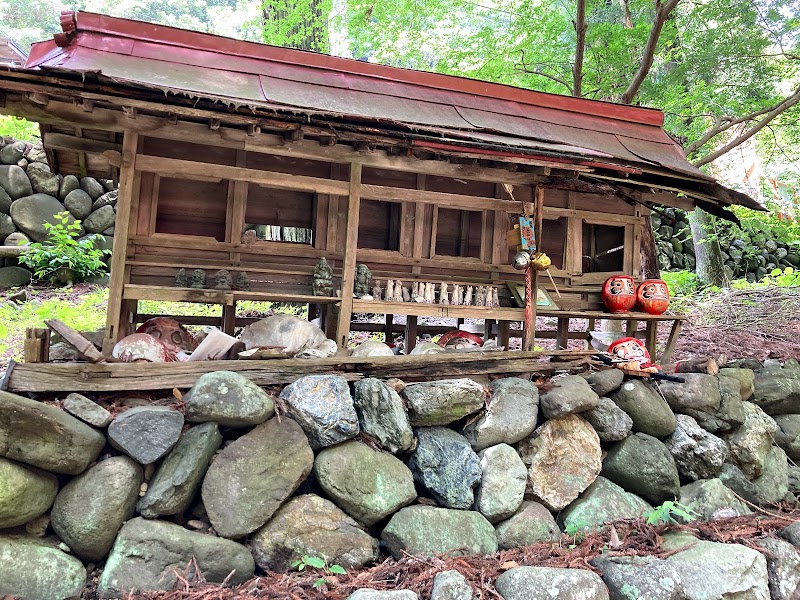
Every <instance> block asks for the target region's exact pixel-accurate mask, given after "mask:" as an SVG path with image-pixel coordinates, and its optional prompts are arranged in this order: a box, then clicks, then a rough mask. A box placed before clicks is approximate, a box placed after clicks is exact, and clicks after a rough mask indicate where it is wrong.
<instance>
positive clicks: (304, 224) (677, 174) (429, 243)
mask: <svg viewBox="0 0 800 600" xmlns="http://www.w3.org/2000/svg"><path fill="white" fill-rule="evenodd" d="M61 26H62V29H63V32H62V33H59V34H57V35H55V36H54V39H53V40H50V41H46V42H41V43H38V44H35V45H34V47H33V49H32V51H31V54H30V57H29V59H28V61H27V63H26V64H25V66H24V67H14V66H11V67H0V112H2V113H7V114H12V115H19V116H23V117H26V118H28V119H31V120H34V121H37V122H39V123H41V124H42V131H43V137H44V145H45V147H46V149H47V152H48V157H49V159H50V164H51V166H52V168H53V171H54V172H60V173H64V174H67V173H72V174H75V175H78V176H84V175H93V176H96V177H100V178H112V179H115V180H118V181H119V183H120V190H119V200H118V204H117V221H116V227H115V236H114V253H113V259H112V270H111V288H110V298H109V305H108V323H107V339H108V340H109V342H113V341H115V340H118V339H119V338H121V337H122V336H124V335H126V334H127V333H129V332H131V331H132V328H133V327H134V326H135V324H136V322H137V321H140V320H141V319H142V318H143V316H142V315H140V314H139V310H138V308H137V307H138V303H139V301H141V300H147V299H154V300H168V301H185V302H203V303H215V304H220V305H222V306H223V316H222V325H223V327H224V328H225V329H226V330H228V331H229V332H232V330H233V327H234V325H235V324H236V323H237V316H236V303H237V301H240V300H265V301H282V302H297V303H307V304H309V305H312V306H314V307H317V308H315V311H317V310H319V311H320V312H321V313H322V314H323V315H324V316H325V317H326V318H325V323H324V327H325V329H326V332H327V333H328V335H329V337H331V338H333V339H335V340H336V341H337V343H338V344H339V346H340V347H341V346H344V345H345V344H346V341H347V336H348V332H349V331H350V329H351V327H354V328H355V327H357V326H361V325H359V324H356V323H351V322H352V317H353V314H356V313H377V314H387V315H398V314H405V315H408V316H409V319H408V326H407V335H409V336H410V338H411V340H410V343H411V344H413V340H414V339H416V335H415V329H414V327H415V324H416V317H418V316H447V317H456V318H478V319H485V320H486V322H487V323H489V324H492V323H496V324H497V326H496V329H494V330H493V331H494V332H495V333H496V334H497V335H499V336H500V338H501V342H502V341H505V342H507V337H508V335H509V327H508V323H509V322H513V321H522V319H523V312H524V309H523V308H521V307H520V305H519V303H518V302H515V301H514V296H513V294H512V293H511V289H512V286H513V284H518V283H519V282H520V281H523V280H524V275H522V273H521V272H520V271H516V270H514V268H513V267H512V266H511V258H512V257H513V255H514V253H515V251H516V250H515V249H514V248H512V247H509V245H508V241H507V232H508V231H509V229H511V227H512V222H513V219H514V218H516V217H517V216H519V215H521V214H528V213H530V212H531V211H532V210H533V209H534V208H535V207H536V205H537V201H539V202H542V203H543V208H542V210H541V214H540V215H539V216H540V218H541V219H543V225H542V232H541V239H540V241H539V245H540V249H541V250H543V251H544V252H546V253H547V254H548V255H549V256H550V258H551V259H552V267H551V269H550V273H551V275H552V278H553V279H552V283H551V281H550V279H548V278H546V277H542V276H540V277H539V278H538V284H539V286H544V288H545V289H546V290H547V291H548V292H549V294H550V297H551V298H552V299H553V300H554V302H555V305H556V306H551V307H549V308H543V307H540V308H539V309H538V314H540V315H542V314H544V315H549V316H555V317H558V318H559V330H558V333H557V335H558V339H559V344H560V345H561V346H562V347H566V340H567V339H568V337H569V335H570V334H569V332H568V325H569V319H570V318H589V319H595V318H603V317H608V315H607V314H605V313H602V312H600V309H601V303H600V295H599V291H600V286H601V284H602V282H603V281H604V280H605V279H606V278H607V277H608V276H609V275H611V274H614V273H626V274H630V275H634V276H636V277H638V276H639V274H640V269H641V255H640V246H641V244H642V240H643V238H645V237H646V234H647V232H648V231H649V227H650V225H649V221H648V218H649V214H650V210H651V206H652V205H654V204H658V205H667V206H674V207H680V208H684V209H692V208H693V207H694V206H702V207H704V208H705V209H706V210H709V211H711V212H717V213H718V212H719V211H720V210H723V209H724V207H726V206H728V205H731V204H742V205H745V206H751V207H753V208H759V206H758V205H757V204H756V203H755V202H753V200H751V199H750V198H748V197H747V196H745V195H743V194H740V193H738V192H735V191H732V190H730V189H727V188H725V187H723V186H721V185H719V184H718V183H716V182H715V181H714V180H713V179H712V178H711V177H709V176H707V175H705V174H704V173H702V172H700V171H699V170H697V169H696V168H694V167H693V166H691V165H690V164H689V163H688V162H687V161H686V158H685V157H684V155H683V152H682V151H681V148H680V147H679V146H678V145H677V144H676V143H675V142H673V141H672V140H671V139H670V138H669V137H668V136H667V134H666V133H665V132H664V130H663V129H662V125H663V114H662V113H661V112H659V111H657V110H652V109H647V108H638V107H631V106H621V105H616V104H611V103H606V102H598V101H592V100H585V99H579V98H572V97H564V96H558V95H552V94H545V93H539V92H534V91H529V90H523V89H517V88H514V87H509V86H504V85H498V84H493V83H486V82H482V81H475V80H470V79H464V78H459V77H452V76H445V75H438V74H433V73H424V72H418V71H411V70H405V69H398V68H392V67H386V66H381V65H376V64H371V63H367V62H359V61H355V60H348V59H343V58H336V57H331V56H326V55H320V54H315V53H311V52H304V51H299V50H292V49H285V48H277V47H271V46H265V45H261V44H255V43H250V42H243V41H238V40H233V39H227V38H223V37H218V36H214V35H209V34H203V33H196V32H191V31H184V30H179V29H174V28H170V27H165V26H160V25H152V24H149V23H142V22H136V21H130V20H125V19H117V18H111V17H108V16H103V15H97V14H91V13H83V12H80V13H73V12H66V13H64V14H63V15H62V17H61ZM248 230H254V231H270V232H273V235H271V236H269V237H271V239H262V238H263V237H264V236H261V235H250V236H248V235H246V232H247V231H248ZM289 232H291V234H290V235H288V233H289ZM322 257H325V258H326V259H327V260H328V262H329V264H330V265H331V266H332V268H333V272H334V287H335V288H336V289H340V290H341V296H340V297H336V296H330V297H320V296H313V295H312V273H313V270H314V267H315V265H316V264H317V262H318V261H319V260H320V258H322ZM360 263H363V264H366V265H367V266H368V267H369V269H370V270H371V272H372V276H373V280H379V281H380V282H381V284H382V285H385V282H386V280H387V279H393V280H401V281H403V282H404V284H406V285H410V284H411V283H413V282H432V283H435V284H436V285H437V287H438V286H439V285H440V283H441V282H446V283H447V284H456V283H458V284H461V285H464V286H467V285H473V286H492V287H494V288H497V290H498V296H499V299H500V304H501V305H500V306H499V307H492V308H488V307H484V306H442V305H438V304H418V303H414V302H403V303H400V302H387V301H377V300H362V299H354V298H353V293H352V292H353V285H354V273H355V270H356V266H357V264H360ZM179 269H185V270H186V271H187V272H189V273H191V271H192V270H193V269H204V270H205V271H206V272H207V273H208V276H209V282H208V287H211V288H213V281H212V280H211V275H212V274H213V273H214V272H215V271H216V270H218V269H227V270H228V271H230V272H231V273H233V274H234V275H236V274H237V273H240V272H246V273H247V274H248V276H249V279H250V289H249V290H238V291H237V290H233V291H224V290H217V289H190V288H184V287H181V288H178V287H175V278H176V273H177V272H178V270H179ZM509 284H512V286H509ZM553 284H555V286H556V287H557V288H558V293H559V294H560V295H556V291H555V288H554V287H553ZM615 318H626V319H628V320H629V321H631V322H635V321H636V320H639V319H641V320H648V319H649V320H648V322H649V323H650V324H651V328H650V329H648V335H649V336H650V339H649V341H650V342H651V343H652V342H653V341H654V339H655V338H654V335H655V334H654V331H655V322H656V321H657V320H658V319H662V320H672V319H674V317H668V316H661V317H646V316H645V315H630V314H629V315H624V316H623V317H619V316H617V317H615ZM240 322H241V320H240ZM387 322H388V324H387V325H386V329H387V333H388V334H389V335H393V334H394V333H395V331H394V329H393V327H392V324H391V317H389V319H388V321H387ZM362 325H363V324H362ZM382 328H383V327H382V326H381V329H382ZM630 328H631V325H630V324H629V329H630Z"/></svg>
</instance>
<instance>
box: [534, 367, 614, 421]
mask: <svg viewBox="0 0 800 600" xmlns="http://www.w3.org/2000/svg"><path fill="white" fill-rule="evenodd" d="M599 401H600V398H599V396H598V395H597V394H596V393H595V392H594V390H592V388H591V387H590V386H589V384H588V383H587V381H586V379H584V378H583V377H580V376H579V375H566V376H565V377H561V378H560V379H557V380H556V381H555V383H554V385H553V387H552V388H551V389H550V390H548V391H547V392H545V393H544V394H542V397H541V398H540V399H539V405H540V406H541V408H542V414H543V415H544V416H545V418H546V419H556V418H558V417H563V416H564V415H570V414H576V413H582V412H586V411H587V410H592V409H593V408H597V405H598V402H599Z"/></svg>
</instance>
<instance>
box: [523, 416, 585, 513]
mask: <svg viewBox="0 0 800 600" xmlns="http://www.w3.org/2000/svg"><path fill="white" fill-rule="evenodd" d="M517 452H519V455H520V457H521V458H522V462H524V463H525V466H527V467H528V486H527V488H526V490H525V494H526V498H527V499H538V500H540V501H541V502H542V504H544V505H545V506H546V507H547V508H549V509H550V510H561V509H562V508H564V507H566V506H567V505H568V504H569V503H570V502H572V501H573V500H575V498H577V497H578V496H579V495H580V493H581V492H582V491H583V490H585V489H586V488H587V487H589V485H590V484H591V483H592V482H593V481H594V480H595V479H596V478H597V475H599V473H600V468H601V459H600V457H601V449H600V438H599V437H597V433H595V431H594V429H592V426H591V425H589V423H588V422H587V421H586V420H584V419H582V418H581V417H579V416H578V415H567V416H565V417H560V418H558V419H552V420H550V421H546V422H545V423H544V424H543V425H542V426H541V427H539V428H538V429H536V431H534V432H533V434H532V435H531V436H530V437H528V438H525V439H524V440H522V441H521V442H520V443H519V444H517Z"/></svg>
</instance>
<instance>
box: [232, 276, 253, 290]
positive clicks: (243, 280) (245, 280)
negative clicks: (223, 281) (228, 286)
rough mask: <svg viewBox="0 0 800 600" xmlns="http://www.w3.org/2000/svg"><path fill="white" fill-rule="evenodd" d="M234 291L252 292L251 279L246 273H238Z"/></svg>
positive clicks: (234, 280) (234, 282)
mask: <svg viewBox="0 0 800 600" xmlns="http://www.w3.org/2000/svg"><path fill="white" fill-rule="evenodd" d="M233 289H235V290H238V291H240V292H249V291H250V278H249V277H248V276H247V273H246V272H245V271H239V272H237V273H236V276H235V277H234V278H233Z"/></svg>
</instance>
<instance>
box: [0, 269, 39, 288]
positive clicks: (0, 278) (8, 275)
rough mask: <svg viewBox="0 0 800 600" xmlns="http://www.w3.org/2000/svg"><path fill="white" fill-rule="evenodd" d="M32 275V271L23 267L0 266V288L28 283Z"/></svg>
mask: <svg viewBox="0 0 800 600" xmlns="http://www.w3.org/2000/svg"><path fill="white" fill-rule="evenodd" d="M31 277H32V275H31V272H30V271H28V269H23V268H22V267H0V288H11V287H22V286H24V285H28V284H29V283H30V282H31Z"/></svg>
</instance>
